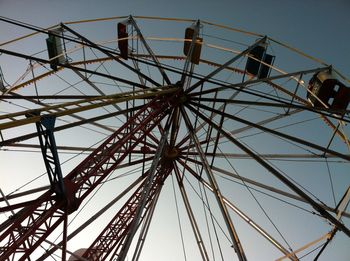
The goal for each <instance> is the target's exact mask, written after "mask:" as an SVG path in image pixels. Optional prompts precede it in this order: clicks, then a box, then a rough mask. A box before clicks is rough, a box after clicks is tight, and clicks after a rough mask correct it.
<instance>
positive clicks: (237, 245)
mask: <svg viewBox="0 0 350 261" xmlns="http://www.w3.org/2000/svg"><path fill="white" fill-rule="evenodd" d="M181 113H182V116H183V117H184V120H185V123H186V127H187V129H188V131H189V132H190V135H191V138H192V140H193V142H194V144H195V146H196V149H197V151H198V153H199V155H200V158H201V161H202V163H203V167H204V170H205V172H206V174H207V175H208V178H209V180H210V184H211V186H212V187H213V188H214V191H215V197H216V200H217V203H218V205H219V207H220V210H221V212H222V215H223V217H224V220H225V223H226V226H227V228H228V230H229V233H230V236H231V240H232V242H233V246H234V248H235V251H236V254H237V256H238V258H239V260H240V261H243V260H246V256H245V254H244V250H243V248H242V245H241V243H240V241H239V238H238V235H237V232H236V230H235V228H234V226H233V224H232V221H231V219H230V217H229V214H228V211H227V208H226V206H225V205H224V203H223V199H222V195H221V192H220V190H219V187H218V185H217V183H216V180H215V177H214V175H213V173H212V171H211V169H210V167H209V164H208V162H207V159H206V157H205V156H204V155H203V154H204V153H203V150H202V147H201V145H200V143H199V140H198V138H197V136H196V134H195V132H194V129H193V127H192V124H191V122H190V120H189V118H188V116H187V113H186V112H185V111H184V109H183V108H181Z"/></svg>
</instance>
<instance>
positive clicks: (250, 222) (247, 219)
mask: <svg viewBox="0 0 350 261" xmlns="http://www.w3.org/2000/svg"><path fill="white" fill-rule="evenodd" d="M178 162H179V163H180V164H181V165H182V166H184V167H185V168H186V169H187V171H188V172H189V173H191V175H193V176H194V177H195V178H196V179H197V180H198V181H199V182H201V183H202V184H203V185H204V186H205V187H206V188H207V189H209V190H210V191H211V192H212V193H214V189H213V187H212V186H210V184H209V183H208V182H206V181H205V180H204V179H203V178H202V177H201V176H200V175H198V174H197V173H196V171H194V170H193V169H192V168H191V167H189V166H188V165H186V164H185V162H183V161H182V160H178ZM223 201H224V203H225V204H226V206H228V207H229V208H230V209H231V210H233V211H234V212H235V213H236V214H237V215H238V216H239V217H240V218H242V219H243V220H244V221H245V222H246V223H247V224H248V225H250V226H251V227H252V228H253V229H255V230H256V231H257V232H258V233H259V234H260V235H262V236H263V237H264V238H266V239H267V240H268V241H270V243H271V244H272V245H274V246H275V247H276V248H277V249H278V250H279V251H281V252H282V253H283V254H285V255H289V254H290V252H289V251H288V250H287V249H285V248H284V247H283V246H282V245H281V244H280V243H279V242H278V241H277V240H276V239H274V238H273V237H272V236H271V235H270V234H269V233H267V232H266V231H265V230H264V229H263V228H262V227H260V226H259V225H258V224H257V223H255V222H254V221H253V220H252V219H251V218H250V217H248V216H247V215H246V214H245V213H244V212H243V211H242V210H240V209H239V208H238V207H237V206H235V205H234V204H233V203H232V202H231V201H230V200H228V199H227V198H226V197H224V196H223ZM290 257H291V258H290V259H291V260H296V258H295V257H293V255H291V256H290Z"/></svg>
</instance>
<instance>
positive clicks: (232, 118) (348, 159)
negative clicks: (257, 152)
mask: <svg viewBox="0 0 350 261" xmlns="http://www.w3.org/2000/svg"><path fill="white" fill-rule="evenodd" d="M190 104H192V105H194V106H198V107H200V108H202V109H205V110H207V111H210V112H215V113H216V114H221V115H223V116H224V117H225V118H228V119H231V120H235V121H238V122H240V123H243V124H245V125H249V126H252V127H254V128H256V129H259V130H262V131H264V132H267V133H271V134H273V135H276V136H279V137H281V138H284V139H288V140H290V141H293V142H296V143H299V144H302V145H305V146H308V147H310V148H313V149H316V150H319V151H322V152H324V153H327V154H332V155H334V156H337V157H339V158H342V159H345V160H347V161H350V156H348V155H345V154H342V153H339V152H337V151H334V150H330V149H327V148H324V147H322V146H319V145H317V144H315V143H312V142H308V141H306V140H302V139H299V138H297V137H294V136H291V135H288V134H285V133H282V132H279V131H276V130H273V129H270V128H267V127H264V126H261V125H259V124H256V123H253V122H250V121H247V120H245V119H243V118H240V117H236V116H234V115H231V114H228V113H225V112H221V111H219V110H216V109H213V108H210V107H208V106H206V105H202V104H199V103H193V102H190ZM188 107H189V108H190V109H191V110H192V111H194V112H196V110H194V109H193V108H192V107H191V106H188ZM197 113H198V114H201V113H200V112H199V111H197Z"/></svg>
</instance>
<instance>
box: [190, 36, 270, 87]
mask: <svg viewBox="0 0 350 261" xmlns="http://www.w3.org/2000/svg"><path fill="white" fill-rule="evenodd" d="M266 38H267V37H266V36H264V37H263V38H261V39H260V40H259V41H257V42H256V43H254V44H253V45H251V46H249V47H248V48H247V49H246V50H244V51H243V52H241V53H239V54H238V55H236V56H235V57H233V58H232V59H230V60H229V61H227V62H226V63H224V64H223V65H221V66H220V67H219V68H217V69H215V70H214V71H212V72H211V73H209V74H208V75H207V76H205V77H204V78H203V79H201V80H200V81H198V82H196V83H195V84H193V85H192V86H191V87H190V88H188V89H187V90H186V93H190V92H191V91H193V90H194V89H195V88H197V87H198V86H200V85H202V84H203V83H205V82H207V81H208V80H209V79H212V78H213V77H214V76H215V75H216V74H218V73H219V72H221V71H222V70H224V69H225V68H227V67H228V66H230V65H231V63H233V62H235V61H237V60H238V59H240V58H241V57H243V56H245V55H246V54H248V53H249V52H250V51H251V50H253V49H254V48H255V47H256V46H258V45H259V44H261V43H264V42H265V41H266Z"/></svg>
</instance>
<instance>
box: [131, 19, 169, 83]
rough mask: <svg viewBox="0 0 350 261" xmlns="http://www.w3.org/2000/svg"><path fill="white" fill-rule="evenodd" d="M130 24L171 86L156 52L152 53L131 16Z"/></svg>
mask: <svg viewBox="0 0 350 261" xmlns="http://www.w3.org/2000/svg"><path fill="white" fill-rule="evenodd" d="M129 20H130V22H131V23H132V25H133V27H134V28H135V30H136V32H137V35H138V36H139V38H140V40H141V42H142V43H143V45H144V46H145V47H146V50H147V52H148V53H149V55H150V56H151V58H152V60H153V62H154V64H155V65H156V67H157V68H158V69H159V71H160V73H161V75H162V77H163V79H164V81H165V82H166V84H167V85H170V84H171V82H170V80H169V77H168V75H167V74H166V73H165V71H164V69H163V67H162V66H161V64H160V63H159V61H158V58H157V56H156V55H155V54H154V52H153V51H152V48H151V47H150V46H149V45H148V43H147V41H146V40H145V38H144V37H143V34H142V32H141V30H140V28H139V26H138V25H137V23H136V21H135V19H134V18H133V17H132V16H131V15H130V17H129Z"/></svg>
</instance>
